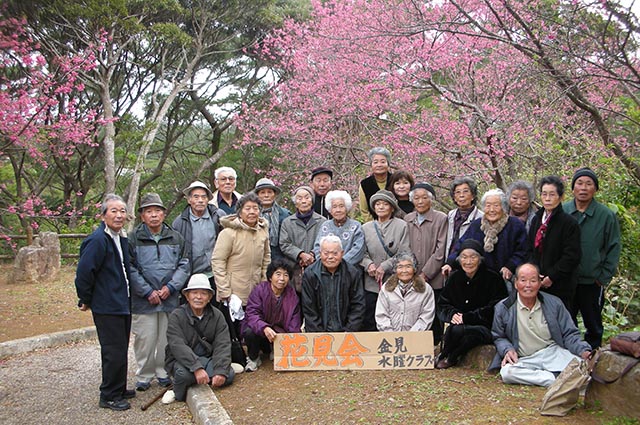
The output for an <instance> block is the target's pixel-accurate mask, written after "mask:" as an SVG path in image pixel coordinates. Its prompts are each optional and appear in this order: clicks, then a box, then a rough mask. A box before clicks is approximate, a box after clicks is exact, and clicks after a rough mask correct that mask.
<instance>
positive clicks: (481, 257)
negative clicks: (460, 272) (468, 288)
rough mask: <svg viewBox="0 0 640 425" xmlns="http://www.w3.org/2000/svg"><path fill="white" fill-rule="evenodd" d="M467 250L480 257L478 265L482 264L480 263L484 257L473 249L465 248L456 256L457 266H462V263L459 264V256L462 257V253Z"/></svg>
mask: <svg viewBox="0 0 640 425" xmlns="http://www.w3.org/2000/svg"><path fill="white" fill-rule="evenodd" d="M467 249H470V250H472V251H473V252H475V253H476V255H477V256H478V257H480V263H479V264H482V263H483V262H484V256H483V255H482V254H480V253H479V252H478V251H476V250H475V249H473V248H465V249H461V250H460V252H459V253H458V256H457V257H456V261H457V262H458V264H462V263H460V256H461V255H462V251H465V250H467Z"/></svg>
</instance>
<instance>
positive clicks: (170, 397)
mask: <svg viewBox="0 0 640 425" xmlns="http://www.w3.org/2000/svg"><path fill="white" fill-rule="evenodd" d="M174 401H176V393H175V392H173V390H168V391H167V392H166V393H164V395H163V396H162V404H171V403H173V402H174Z"/></svg>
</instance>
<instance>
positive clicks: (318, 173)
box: [311, 167, 333, 220]
mask: <svg viewBox="0 0 640 425" xmlns="http://www.w3.org/2000/svg"><path fill="white" fill-rule="evenodd" d="M332 179H333V170H331V169H330V168H326V167H317V168H314V169H313V170H311V188H312V189H313V192H314V194H315V200H314V202H313V210H314V211H315V212H317V213H318V214H320V215H321V216H323V217H324V218H326V219H328V220H331V218H332V216H331V212H330V211H329V210H328V209H327V207H326V203H325V196H326V194H327V193H328V192H329V191H330V190H331V187H332V186H333V183H332V181H331V180H332Z"/></svg>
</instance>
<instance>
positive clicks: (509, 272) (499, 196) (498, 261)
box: [442, 189, 529, 280]
mask: <svg viewBox="0 0 640 425" xmlns="http://www.w3.org/2000/svg"><path fill="white" fill-rule="evenodd" d="M480 205H481V206H482V209H483V210H484V216H483V217H482V218H479V219H476V220H474V221H473V222H471V225H469V228H468V229H467V231H466V232H465V234H464V235H463V236H462V237H461V238H460V240H459V241H458V243H457V244H456V245H455V246H454V247H453V249H452V250H451V254H450V255H449V258H448V259H447V264H446V265H444V266H443V267H442V270H443V273H444V274H445V275H447V274H448V273H449V272H450V271H451V268H452V267H453V266H455V265H456V258H457V257H458V255H459V253H460V246H461V245H462V243H464V241H465V240H467V239H475V240H477V241H478V242H480V243H481V244H482V245H483V247H484V252H485V255H484V262H485V264H486V265H487V267H488V268H489V269H491V270H493V271H495V272H498V273H500V274H501V275H502V277H503V278H504V280H510V279H511V277H512V276H513V273H515V271H516V267H518V266H519V265H520V264H522V263H524V262H525V261H526V260H527V257H528V256H529V252H528V245H527V231H526V230H525V228H524V224H523V223H522V221H520V220H519V219H517V218H515V217H511V216H509V215H507V211H508V207H509V205H508V203H507V196H506V195H505V194H504V192H503V191H502V190H500V189H492V190H489V191H487V193H485V194H484V195H483V196H482V199H481V200H480Z"/></svg>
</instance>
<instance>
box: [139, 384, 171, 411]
mask: <svg viewBox="0 0 640 425" xmlns="http://www.w3.org/2000/svg"><path fill="white" fill-rule="evenodd" d="M172 389H173V384H171V385H169V386H168V387H167V388H165V389H164V390H163V391H162V392H161V393H160V394H158V395H157V396H155V397H154V398H153V399H152V400H151V401H148V402H147V403H145V404H143V405H142V406H140V410H142V411H144V410H147V409H148V408H149V407H151V405H153V403H155V402H156V401H158V400H160V399H161V398H162V396H164V394H165V393H166V392H167V391H169V390H172Z"/></svg>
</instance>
